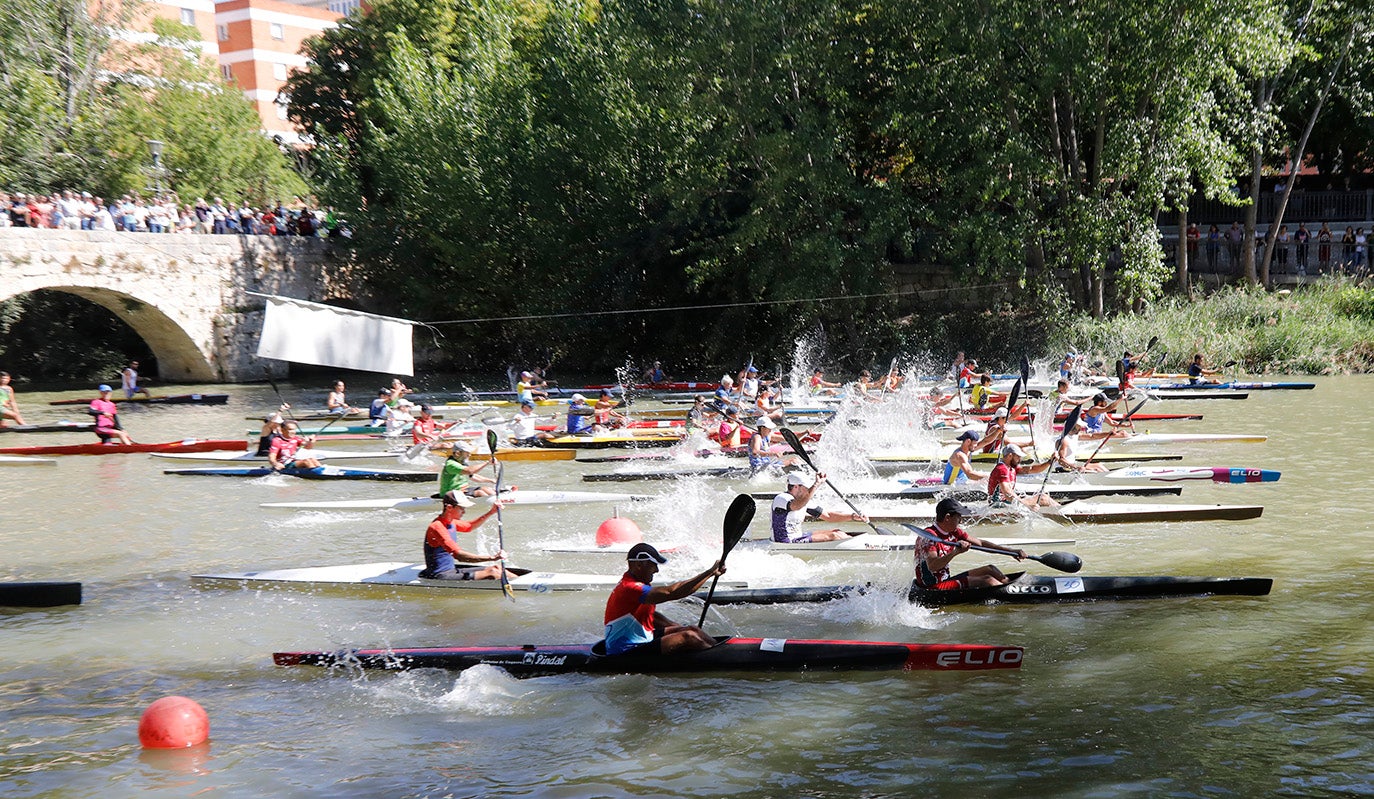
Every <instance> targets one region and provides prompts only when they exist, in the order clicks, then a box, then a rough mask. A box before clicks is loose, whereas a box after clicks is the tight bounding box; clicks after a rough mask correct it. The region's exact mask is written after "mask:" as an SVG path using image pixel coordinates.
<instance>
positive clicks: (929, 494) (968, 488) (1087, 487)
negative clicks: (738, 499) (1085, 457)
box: [751, 479, 1183, 502]
mask: <svg viewBox="0 0 1374 799" xmlns="http://www.w3.org/2000/svg"><path fill="white" fill-rule="evenodd" d="M843 488H844V492H845V494H847V495H858V496H863V497H870V498H872V499H931V498H934V497H941V498H943V497H945V496H952V497H956V498H958V499H959V500H960V501H962V502H980V501H981V502H986V501H987V499H988V492H987V491H986V490H985V489H984V488H983V487H982V486H981V485H980V484H978V483H963V484H956V485H952V486H951V485H944V484H941V485H933V486H923V485H903V484H900V483H896V484H894V483H892V482H891V481H876V480H875V481H868V482H867V484H865V483H862V482H854V483H846V484H845V485H844V486H843ZM1039 492H1040V484H1039V483H1032V482H1030V481H1029V479H1028V480H1027V482H1026V483H1024V484H1021V483H1018V484H1017V487H1016V493H1017V494H1020V495H1022V496H1024V495H1027V494H1037V493H1039ZM1182 493H1183V487H1182V486H1177V485H1091V484H1064V483H1050V484H1049V485H1047V486H1046V487H1045V494H1046V495H1048V496H1051V497H1054V498H1055V499H1088V498H1090V497H1115V496H1137V497H1149V496H1163V495H1165V494H1173V495H1178V494H1182ZM777 495H778V492H777V491H759V492H755V493H754V494H752V495H751V496H753V497H754V499H772V498H773V497H775V496H777Z"/></svg>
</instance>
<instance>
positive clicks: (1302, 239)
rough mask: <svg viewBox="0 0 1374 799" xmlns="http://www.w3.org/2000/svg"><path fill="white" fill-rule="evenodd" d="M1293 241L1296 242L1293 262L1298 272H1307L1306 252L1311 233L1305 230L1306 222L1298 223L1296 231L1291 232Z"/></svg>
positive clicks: (1302, 273) (1303, 273)
mask: <svg viewBox="0 0 1374 799" xmlns="http://www.w3.org/2000/svg"><path fill="white" fill-rule="evenodd" d="M1293 241H1294V242H1296V243H1297V260H1296V261H1295V262H1294V263H1295V264H1296V265H1297V267H1298V274H1300V275H1305V274H1307V253H1308V244H1309V242H1311V241H1312V234H1311V233H1309V232H1308V230H1307V223H1305V222H1299V223H1298V232H1297V233H1294V234H1293Z"/></svg>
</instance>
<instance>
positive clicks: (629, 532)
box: [596, 513, 644, 547]
mask: <svg viewBox="0 0 1374 799" xmlns="http://www.w3.org/2000/svg"><path fill="white" fill-rule="evenodd" d="M643 540H644V533H642V532H640V530H639V525H637V524H635V523H634V520H633V519H627V518H625V517H624V516H621V515H620V514H618V513H617V514H616V515H615V516H612V517H611V518H609V519H607V520H606V521H604V522H602V523H601V526H600V527H598V528H596V545H597V546H599V547H608V546H611V545H612V544H638V543H639V542H641V541H643Z"/></svg>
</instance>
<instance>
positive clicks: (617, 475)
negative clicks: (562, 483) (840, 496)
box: [582, 466, 773, 499]
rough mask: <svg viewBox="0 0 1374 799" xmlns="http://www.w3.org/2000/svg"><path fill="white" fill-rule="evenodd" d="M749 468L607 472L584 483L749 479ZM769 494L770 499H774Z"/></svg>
mask: <svg viewBox="0 0 1374 799" xmlns="http://www.w3.org/2000/svg"><path fill="white" fill-rule="evenodd" d="M750 474H751V470H750V469H749V467H748V466H718V467H716V468H714V469H670V470H664V471H657V472H607V473H605V474H584V475H582V482H584V483H633V482H636V481H638V480H677V479H679V478H681V479H683V480H687V479H691V478H693V477H721V478H734V477H748V476H749V475H750ZM772 496H773V495H772V494H769V498H770V499H771V498H772Z"/></svg>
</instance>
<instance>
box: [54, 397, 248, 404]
mask: <svg viewBox="0 0 1374 799" xmlns="http://www.w3.org/2000/svg"><path fill="white" fill-rule="evenodd" d="M112 401H113V402H115V403H116V404H123V403H132V404H136V405H224V404H226V403H227V402H229V395H228V394H169V395H166V396H156V397H143V396H138V397H133V398H132V399H125V398H124V397H113V398H112ZM48 404H49V405H89V404H91V400H89V399H65V400H53V401H52V402H49V403H48Z"/></svg>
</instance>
